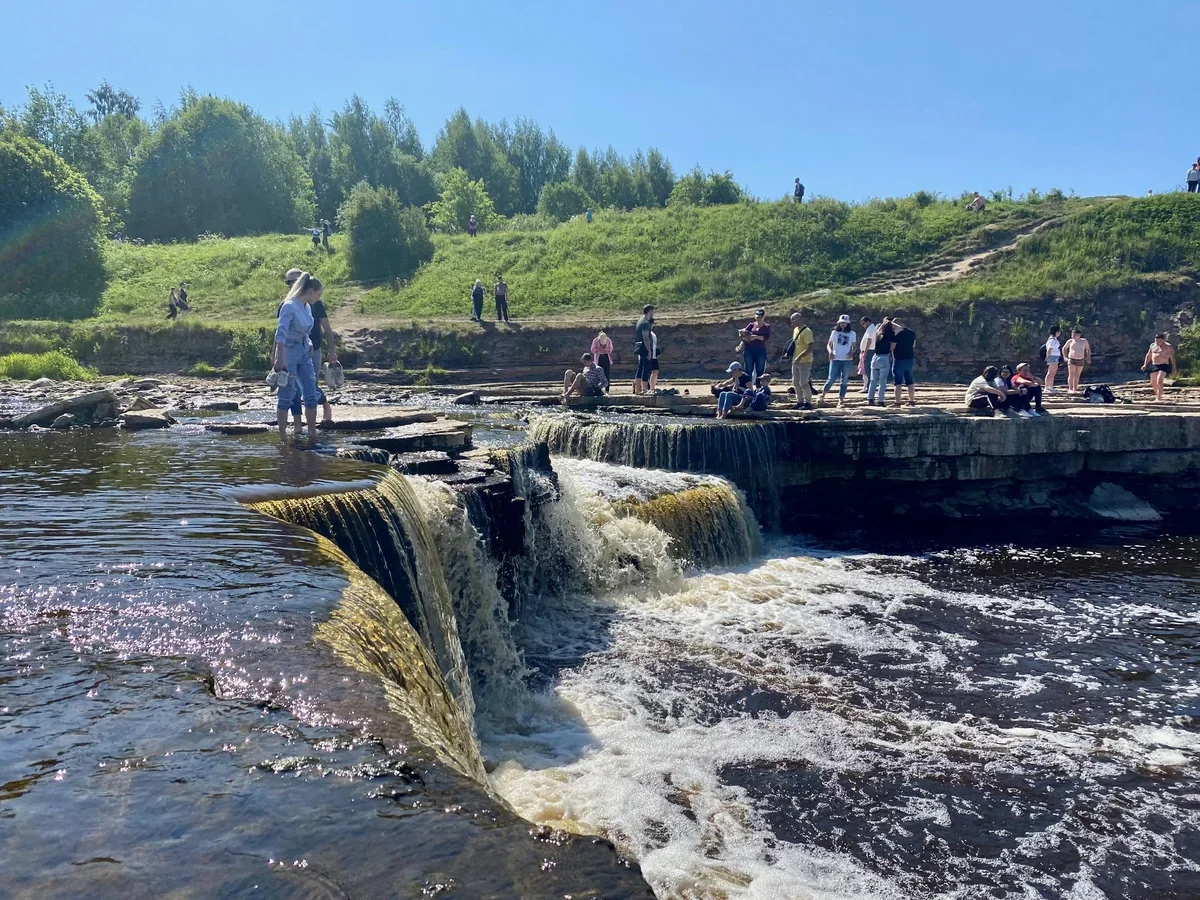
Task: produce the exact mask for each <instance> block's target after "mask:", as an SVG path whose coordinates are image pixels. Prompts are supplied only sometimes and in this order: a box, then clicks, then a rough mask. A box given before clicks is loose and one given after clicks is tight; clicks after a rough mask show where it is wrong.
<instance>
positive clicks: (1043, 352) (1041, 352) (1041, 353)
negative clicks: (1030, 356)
mask: <svg viewBox="0 0 1200 900" xmlns="http://www.w3.org/2000/svg"><path fill="white" fill-rule="evenodd" d="M1046 343H1049V341H1047V342H1046ZM1038 359H1040V360H1041V361H1042V362H1045V361H1046V344H1042V349H1041V350H1039V351H1038Z"/></svg>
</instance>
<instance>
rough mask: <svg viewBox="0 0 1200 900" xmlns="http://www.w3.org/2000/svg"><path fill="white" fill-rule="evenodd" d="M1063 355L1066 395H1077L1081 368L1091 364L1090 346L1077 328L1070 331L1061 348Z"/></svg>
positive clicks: (1081, 374)
mask: <svg viewBox="0 0 1200 900" xmlns="http://www.w3.org/2000/svg"><path fill="white" fill-rule="evenodd" d="M1063 355H1064V356H1066V358H1067V393H1068V394H1078V393H1079V382H1080V380H1081V379H1082V378H1083V368H1084V366H1089V365H1091V363H1092V345H1091V344H1089V343H1088V340H1087V338H1085V337H1084V336H1083V332H1082V331H1080V330H1079V329H1078V328H1072V329H1071V339H1070V340H1069V341H1067V343H1066V345H1065V346H1064V347H1063Z"/></svg>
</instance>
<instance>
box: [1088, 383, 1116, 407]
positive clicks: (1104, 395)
mask: <svg viewBox="0 0 1200 900" xmlns="http://www.w3.org/2000/svg"><path fill="white" fill-rule="evenodd" d="M1083 399H1084V400H1086V401H1087V402H1088V403H1116V402H1117V395H1116V394H1114V393H1113V392H1112V388H1110V387H1109V386H1108V385H1107V384H1098V385H1096V386H1095V387H1087V388H1084V390H1083Z"/></svg>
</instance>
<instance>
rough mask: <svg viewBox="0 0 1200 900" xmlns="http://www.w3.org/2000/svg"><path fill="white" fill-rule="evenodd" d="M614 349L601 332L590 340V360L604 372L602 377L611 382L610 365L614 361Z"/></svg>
mask: <svg viewBox="0 0 1200 900" xmlns="http://www.w3.org/2000/svg"><path fill="white" fill-rule="evenodd" d="M615 350H616V347H614V346H613V342H612V340H611V339H610V338H609V336H608V335H607V334H605V333H604V332H603V331H602V332H600V333H599V334H598V335H596V336H595V337H594V338H592V358H593V359H594V360H596V365H598V366H599V367H600V368H601V369H603V370H604V377H605V379H607V380H608V381H612V364H613V363H614V362H615V361H616V353H615Z"/></svg>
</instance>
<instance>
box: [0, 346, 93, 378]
mask: <svg viewBox="0 0 1200 900" xmlns="http://www.w3.org/2000/svg"><path fill="white" fill-rule="evenodd" d="M98 374H99V373H98V372H97V371H96V370H95V369H91V368H88V367H87V366H85V365H81V364H80V363H79V361H78V360H76V359H74V358H73V357H71V356H68V355H67V354H66V353H64V352H63V351H61V350H51V351H50V352H49V353H9V354H8V355H6V356H0V378H12V379H16V380H18V381H32V380H35V379H37V378H53V379H54V380H56V381H90V380H91V379H93V378H95V377H96V376H97V375H98Z"/></svg>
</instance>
